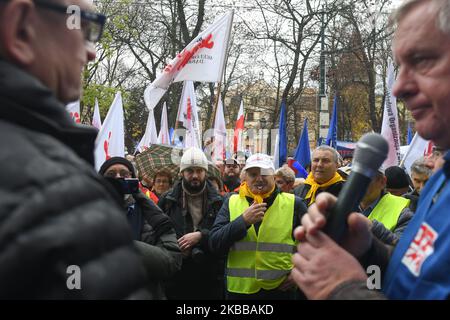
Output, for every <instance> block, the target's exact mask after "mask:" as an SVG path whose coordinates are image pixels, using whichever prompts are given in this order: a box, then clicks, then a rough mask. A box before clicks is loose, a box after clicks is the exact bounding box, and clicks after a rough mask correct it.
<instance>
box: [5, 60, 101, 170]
mask: <svg viewBox="0 0 450 320" xmlns="http://www.w3.org/2000/svg"><path fill="white" fill-rule="evenodd" d="M0 105H1V107H0V119H4V120H5V121H7V122H10V123H14V124H16V125H18V126H21V127H26V128H27V129H29V130H32V131H36V132H41V133H44V134H48V135H51V136H53V137H54V138H56V139H57V140H59V141H61V142H62V143H64V144H65V145H66V146H68V147H69V148H71V149H72V150H73V151H74V152H75V153H77V154H78V155H79V156H80V157H81V158H83V159H85V160H86V161H88V162H89V163H91V164H93V163H94V154H93V149H94V142H95V138H96V136H97V130H96V129H95V128H92V127H88V126H84V125H77V124H75V123H74V121H73V120H72V119H71V117H70V116H69V113H68V112H67V111H66V109H65V106H64V105H63V104H62V103H61V102H59V101H58V100H57V99H56V97H55V96H54V95H53V93H52V92H51V91H50V90H49V89H48V88H47V87H45V86H44V85H43V84H42V83H41V82H40V81H39V80H38V79H36V78H34V77H33V76H32V75H30V74H28V73H26V72H25V71H23V70H21V69H19V68H18V67H16V66H14V65H12V64H10V63H8V62H6V61H4V60H1V59H0Z"/></svg>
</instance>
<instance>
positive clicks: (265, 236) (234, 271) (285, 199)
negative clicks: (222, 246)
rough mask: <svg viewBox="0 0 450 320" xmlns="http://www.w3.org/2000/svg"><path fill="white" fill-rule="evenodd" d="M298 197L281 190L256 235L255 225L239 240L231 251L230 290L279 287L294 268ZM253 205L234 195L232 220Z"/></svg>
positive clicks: (228, 276) (244, 291) (231, 204)
mask: <svg viewBox="0 0 450 320" xmlns="http://www.w3.org/2000/svg"><path fill="white" fill-rule="evenodd" d="M294 204H295V196H294V195H293V194H289V193H280V194H278V195H277V197H276V198H275V201H274V202H273V204H272V205H271V206H270V207H269V209H268V210H267V211H266V213H265V214H264V218H263V220H262V223H261V225H260V227H259V231H258V234H256V230H255V227H254V226H253V225H252V226H251V227H250V228H248V230H247V235H246V236H245V237H244V238H243V239H241V240H240V241H238V242H236V243H235V244H234V245H233V247H232V248H231V249H230V251H229V253H228V261H227V271H226V273H227V289H228V291H229V292H234V293H243V294H252V293H256V292H258V291H259V290H260V289H261V288H263V289H265V290H272V289H275V288H277V287H278V286H279V285H280V284H281V283H282V282H283V281H284V280H285V279H286V277H287V276H288V275H289V273H290V272H291V270H292V267H293V265H292V260H291V259H292V254H293V253H294V252H295V250H296V247H295V245H296V243H295V241H294V239H293V238H292V232H293V230H292V227H293V226H292V224H293V220H294ZM248 207H249V204H248V202H247V200H246V199H245V198H241V197H240V196H239V195H232V196H231V197H230V200H229V211H230V221H233V220H234V219H236V218H238V217H239V216H240V215H242V213H244V211H245V210H246V209H247V208H248Z"/></svg>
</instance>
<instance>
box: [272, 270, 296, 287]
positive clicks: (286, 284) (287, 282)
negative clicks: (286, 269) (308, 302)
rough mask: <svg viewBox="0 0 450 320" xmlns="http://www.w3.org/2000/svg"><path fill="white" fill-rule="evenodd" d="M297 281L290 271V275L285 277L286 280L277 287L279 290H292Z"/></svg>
mask: <svg viewBox="0 0 450 320" xmlns="http://www.w3.org/2000/svg"><path fill="white" fill-rule="evenodd" d="M295 286H296V283H295V281H294V278H293V277H292V271H291V273H289V275H288V277H287V278H286V279H284V281H283V282H282V283H281V284H280V286H279V287H278V288H277V289H278V290H281V291H288V290H292V289H293V288H295Z"/></svg>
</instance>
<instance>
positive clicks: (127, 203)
mask: <svg viewBox="0 0 450 320" xmlns="http://www.w3.org/2000/svg"><path fill="white" fill-rule="evenodd" d="M99 173H100V174H101V175H102V176H104V177H105V178H107V179H108V180H109V182H111V183H112V185H113V186H115V188H116V190H117V191H118V192H119V194H120V195H121V196H122V198H123V211H124V212H125V213H126V217H127V220H128V224H129V225H130V227H131V231H132V235H133V240H134V242H135V245H136V247H137V248H138V249H139V252H140V253H141V256H142V257H143V259H144V263H145V268H146V270H147V276H148V278H149V280H150V281H149V282H148V283H149V290H150V292H151V294H152V297H153V299H158V300H161V299H166V295H165V292H164V289H163V285H162V281H163V280H168V279H170V278H171V277H173V276H174V275H175V273H176V272H177V271H179V270H180V268H181V262H182V256H181V251H180V247H179V246H178V241H177V236H176V233H175V229H174V227H173V224H172V222H171V221H170V219H169V217H168V216H167V215H165V214H164V213H163V212H162V210H161V209H160V208H159V207H158V206H157V205H156V204H154V203H153V201H151V200H150V199H148V198H147V197H146V196H145V195H144V194H143V193H142V192H140V191H139V188H138V180H137V179H135V178H136V174H135V170H134V167H133V164H132V163H131V162H130V161H128V160H127V159H125V158H122V157H112V158H110V159H108V160H106V161H105V162H104V163H103V165H102V166H101V168H100V170H99ZM130 178H131V179H130ZM127 179H128V180H127ZM118 181H121V183H116V182H118ZM127 182H130V183H127ZM131 182H135V190H133V187H132V184H131Z"/></svg>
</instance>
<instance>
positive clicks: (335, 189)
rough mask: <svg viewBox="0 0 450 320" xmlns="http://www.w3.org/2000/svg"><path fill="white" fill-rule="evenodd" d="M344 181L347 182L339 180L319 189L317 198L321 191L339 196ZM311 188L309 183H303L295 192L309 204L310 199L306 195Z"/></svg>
mask: <svg viewBox="0 0 450 320" xmlns="http://www.w3.org/2000/svg"><path fill="white" fill-rule="evenodd" d="M344 183H345V181H339V182H336V183H335V184H333V185H331V186H329V187H328V188H319V189H317V192H316V198H317V195H318V194H319V193H321V192H328V193H331V194H332V195H334V196H336V197H337V196H338V195H339V193H340V192H341V190H342V187H343V186H344ZM309 189H311V186H310V185H309V184H301V185H299V186H298V187H297V188H295V189H294V194H295V195H296V196H297V197H299V198H301V199H303V201H304V202H305V204H306V205H307V206H308V204H309V200H308V199H305V197H306V195H307V194H308V191H309Z"/></svg>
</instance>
